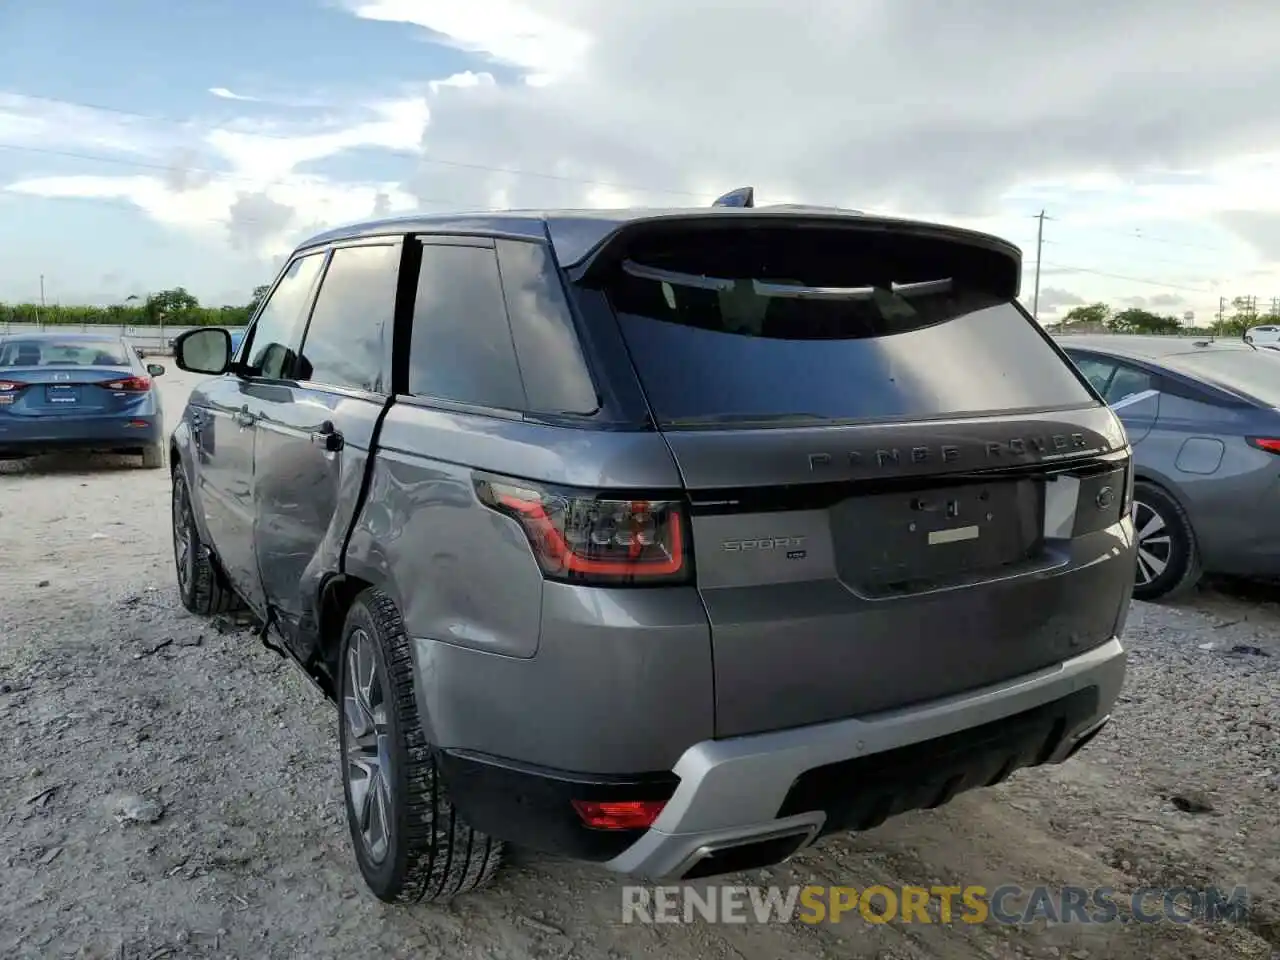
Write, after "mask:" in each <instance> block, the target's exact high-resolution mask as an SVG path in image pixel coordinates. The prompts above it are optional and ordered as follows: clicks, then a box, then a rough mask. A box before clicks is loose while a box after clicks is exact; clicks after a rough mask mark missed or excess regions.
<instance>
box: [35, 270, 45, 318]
mask: <svg viewBox="0 0 1280 960" xmlns="http://www.w3.org/2000/svg"><path fill="white" fill-rule="evenodd" d="M44 312H45V309H44V274H43V273H42V274H40V309H39V310H38V311H37V312H36V326H37V327H38V328H39V329H41V330H43V329H44Z"/></svg>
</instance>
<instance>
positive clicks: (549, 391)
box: [497, 240, 599, 414]
mask: <svg viewBox="0 0 1280 960" xmlns="http://www.w3.org/2000/svg"><path fill="white" fill-rule="evenodd" d="M497 248H498V264H499V266H500V267H501V268H502V289H503V291H504V293H505V295H506V304H507V314H508V316H509V317H510V319H511V336H512V338H513V339H514V341H515V345H516V354H517V356H518V357H519V360H520V374H521V376H522V378H523V380H524V389H525V393H526V394H528V397H529V407H528V409H529V410H530V412H537V413H580V414H588V413H594V412H595V411H596V409H597V407H599V400H598V398H597V396H596V388H595V385H594V384H593V383H592V381H591V374H590V372H588V370H587V363H586V360H585V359H584V358H583V354H582V346H581V344H580V343H579V342H578V333H577V330H575V329H574V325H573V317H572V316H571V315H570V313H569V304H568V302H567V301H566V300H565V295H564V288H563V287H562V286H561V283H560V276H559V274H558V273H557V271H556V267H555V262H554V261H553V260H552V258H551V253H550V251H548V250H547V248H546V247H545V246H543V245H542V244H538V243H522V242H519V241H515V240H499V241H498V244H497Z"/></svg>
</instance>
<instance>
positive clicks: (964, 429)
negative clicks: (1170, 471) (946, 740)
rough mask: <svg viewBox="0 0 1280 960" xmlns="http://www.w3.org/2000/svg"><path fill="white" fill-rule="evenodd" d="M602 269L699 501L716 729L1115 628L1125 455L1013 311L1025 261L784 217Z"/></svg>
mask: <svg viewBox="0 0 1280 960" xmlns="http://www.w3.org/2000/svg"><path fill="white" fill-rule="evenodd" d="M593 269H594V271H595V273H596V276H597V280H596V282H597V283H599V284H600V285H601V286H603V288H604V289H605V290H606V292H607V294H608V296H609V298H610V301H611V302H612V304H613V307H614V310H615V312H616V314H617V316H618V320H619V323H620V326H621V330H622V333H623V338H624V340H625V341H626V343H627V347H628V350H629V352H630V354H631V357H632V361H633V363H634V365H635V367H636V371H637V374H638V376H639V379H640V381H641V383H642V386H643V388H644V390H645V393H646V395H647V397H648V401H649V404H650V408H651V410H652V411H653V415H654V418H655V420H656V421H657V423H658V426H659V428H660V429H661V430H662V431H663V433H664V436H665V437H666V440H667V443H668V445H669V447H670V448H671V451H672V453H673V455H674V457H675V459H676V462H677V464H678V466H679V468H680V471H681V474H682V477H683V479H684V482H685V485H686V488H687V490H688V491H689V496H690V499H691V501H692V509H691V515H692V527H693V543H694V554H695V557H696V563H697V579H698V587H699V591H700V593H701V596H702V598H703V601H704V604H705V606H706V609H707V613H708V617H709V619H710V622H711V626H712V649H713V657H714V664H715V666H714V670H715V689H716V693H715V696H716V733H717V735H718V736H735V735H740V734H746V733H752V732H759V731H764V730H773V729H780V728H784V727H790V726H797V725H802V724H807V723H814V722H820V721H825V720H831V719H836V718H840V717H848V716H857V715H866V714H869V713H874V712H878V711H882V710H888V709H893V708H897V707H902V706H906V705H910V704H914V703H918V702H921V701H925V700H929V699H934V698H938V697H943V696H947V695H949V694H954V693H957V692H960V691H964V690H969V689H973V688H975V687H981V686H984V685H986V684H990V683H994V682H998V681H1001V680H1005V679H1008V678H1010V677H1015V676H1019V675H1022V674H1026V673H1029V672H1033V671H1035V670H1038V669H1041V668H1045V667H1049V666H1052V665H1054V664H1057V663H1059V662H1061V661H1062V660H1064V659H1066V658H1069V657H1070V656H1073V655H1075V654H1078V653H1082V652H1084V651H1085V650H1086V649H1088V648H1089V647H1091V646H1095V645H1097V644H1099V643H1102V642H1105V641H1106V640H1107V639H1109V638H1110V637H1111V636H1112V634H1113V631H1114V628H1115V625H1116V622H1117V617H1118V613H1119V611H1120V610H1121V609H1122V608H1123V606H1124V605H1125V604H1126V603H1127V600H1128V591H1129V590H1130V589H1131V585H1132V554H1131V552H1129V551H1128V550H1127V537H1128V535H1127V534H1126V532H1125V528H1124V526H1123V524H1121V517H1122V511H1123V509H1124V504H1123V503H1122V500H1123V491H1124V489H1125V483H1126V480H1127V477H1126V474H1125V470H1126V468H1127V448H1126V443H1125V439H1124V436H1123V431H1122V430H1121V428H1120V426H1119V424H1118V422H1117V421H1116V419H1115V417H1114V415H1113V414H1112V413H1111V412H1110V411H1109V410H1107V409H1106V408H1105V407H1104V406H1103V405H1101V404H1100V403H1099V401H1098V399H1097V398H1096V396H1095V395H1094V394H1093V393H1092V392H1091V391H1090V390H1089V388H1088V387H1087V386H1086V385H1085V384H1084V382H1083V381H1082V379H1081V378H1080V377H1079V376H1078V375H1077V373H1076V372H1075V370H1074V368H1073V367H1072V366H1071V365H1070V364H1069V363H1068V362H1067V361H1066V360H1065V359H1064V358H1063V356H1062V355H1061V354H1060V353H1059V352H1058V351H1057V350H1056V349H1055V348H1054V347H1053V346H1052V344H1051V342H1050V341H1049V339H1048V338H1047V337H1046V336H1045V335H1044V334H1043V333H1042V332H1041V331H1039V330H1038V329H1036V327H1035V324H1034V321H1032V320H1031V319H1030V318H1029V317H1028V316H1027V315H1026V314H1025V313H1024V312H1022V311H1021V310H1020V309H1019V308H1018V307H1016V306H1015V305H1014V304H1013V303H1012V298H1013V296H1014V293H1015V292H1016V277H1017V272H1018V271H1017V258H1016V251H1014V252H1012V253H1011V252H1010V251H1007V250H1000V249H998V248H995V247H992V246H990V245H986V246H983V245H974V244H970V243H966V242H965V239H964V236H963V235H957V238H956V239H954V240H952V241H947V240H946V239H945V238H939V237H936V236H934V237H927V238H921V237H919V236H912V235H908V234H903V235H895V234H894V233H893V232H892V231H889V232H885V231H884V230H879V231H876V232H868V231H867V230H859V229H857V226H856V225H854V226H853V228H841V227H837V226H833V225H831V224H829V223H828V224H824V225H821V226H818V225H813V224H805V225H804V226H803V228H801V229H796V228H795V227H794V226H793V227H792V228H790V229H789V228H788V226H787V225H786V224H783V223H779V222H778V221H776V220H775V221H774V223H773V224H772V225H768V226H762V225H759V224H755V225H753V226H752V227H750V228H746V227H743V228H742V229H739V230H734V231H730V232H728V233H726V232H725V231H724V229H723V228H720V229H718V230H717V231H715V232H714V233H710V232H707V231H702V230H699V229H697V228H696V227H692V226H691V227H688V228H683V229H682V228H681V227H680V226H679V225H672V227H671V229H670V230H668V231H667V232H666V233H665V234H659V235H657V236H655V235H653V234H652V233H650V235H649V236H648V237H646V238H645V240H644V242H640V243H633V244H631V245H630V246H629V248H628V250H627V255H626V258H625V260H624V261H619V262H618V263H616V265H615V267H614V269H612V270H610V269H609V268H607V267H602V266H599V265H597V266H595V267H594V268H593ZM1104 488H1110V489H1109V491H1108V492H1107V493H1106V494H1103V492H1102V491H1103V489H1104ZM1126 563H1127V564H1128V566H1127V567H1126V566H1125V564H1126Z"/></svg>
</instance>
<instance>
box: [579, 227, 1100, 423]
mask: <svg viewBox="0 0 1280 960" xmlns="http://www.w3.org/2000/svg"><path fill="white" fill-rule="evenodd" d="M1009 266H1010V262H1009V261H1008V259H1007V258H1005V257H1003V256H1002V255H998V254H993V253H990V252H987V251H980V250H976V249H974V248H969V247H961V246H959V245H957V244H952V243H944V242H940V241H936V240H920V239H916V238H912V237H903V236H895V235H891V234H884V233H879V234H875V235H871V234H865V233H858V232H853V231H848V230H834V229H812V228H811V229H803V230H801V229H794V228H792V229H786V228H768V229H765V228H760V229H753V230H740V231H734V232H732V233H728V232H725V231H720V232H715V233H706V234H702V235H699V233H697V232H692V233H691V232H688V231H686V232H684V233H681V234H680V235H678V237H675V238H671V237H667V238H662V240H661V242H653V243H650V244H648V248H647V249H646V248H644V247H640V246H637V247H635V248H633V249H632V250H631V251H630V252H629V260H628V262H627V264H620V265H619V266H618V268H617V269H616V270H612V271H610V273H609V275H608V276H607V277H606V278H605V280H604V283H603V285H604V286H605V288H606V291H607V293H608V295H609V298H610V300H611V302H612V303H613V306H614V309H615V311H616V312H617V313H618V316H619V322H620V324H621V327H622V332H623V336H624V338H625V340H626V342H627V345H628V347H629V349H630V352H631V355H632V358H633V360H634V362H635V365H636V368H637V372H638V374H639V376H640V379H641V381H642V382H643V384H644V387H645V391H646V393H647V394H648V396H649V401H650V404H651V406H652V407H653V409H654V412H655V414H656V415H657V416H658V418H659V420H660V421H662V422H663V423H664V424H666V425H668V426H671V425H677V426H678V425H680V423H681V422H683V421H689V422H691V423H699V422H702V421H707V420H712V421H715V420H741V421H751V420H760V421H762V422H764V421H768V420H770V419H774V418H777V417H780V416H788V415H796V416H809V417H815V418H819V419H823V418H830V419H838V420H871V419H916V418H927V417H950V416H964V415H968V414H982V413H990V412H997V411H1004V410H1024V409H1053V408H1063V407H1068V406H1076V405H1083V404H1092V403H1095V402H1096V401H1094V400H1093V398H1092V397H1091V396H1090V395H1089V392H1088V390H1087V389H1086V388H1085V386H1084V385H1083V384H1082V383H1081V381H1080V379H1079V378H1078V376H1077V374H1076V372H1075V371H1074V369H1073V368H1072V366H1071V365H1070V364H1069V363H1068V362H1066V361H1064V360H1063V359H1062V358H1061V357H1060V356H1059V355H1058V354H1057V353H1056V352H1055V351H1054V350H1053V349H1052V347H1051V346H1050V345H1049V344H1048V343H1047V342H1046V340H1045V338H1044V336H1043V335H1042V333H1041V332H1040V331H1039V330H1038V329H1036V327H1035V322H1034V321H1033V320H1031V319H1030V318H1029V317H1027V316H1026V315H1025V314H1023V313H1022V312H1020V311H1019V310H1018V308H1017V307H1016V306H1014V304H1013V302H1012V289H1011V281H1010V279H1009Z"/></svg>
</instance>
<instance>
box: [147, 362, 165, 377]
mask: <svg viewBox="0 0 1280 960" xmlns="http://www.w3.org/2000/svg"><path fill="white" fill-rule="evenodd" d="M147 373H149V374H151V375H152V376H153V377H163V376H164V364H163V363H148V364H147Z"/></svg>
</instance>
